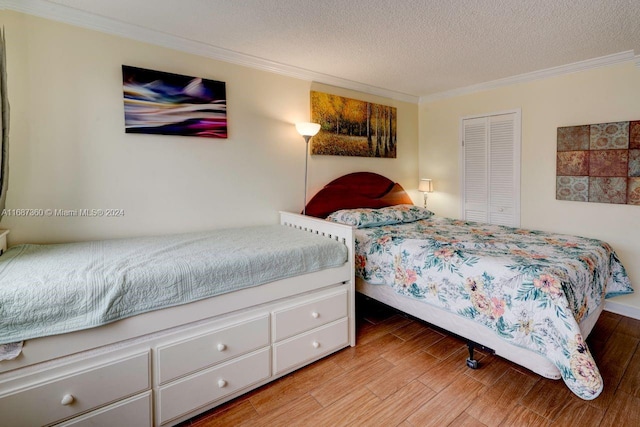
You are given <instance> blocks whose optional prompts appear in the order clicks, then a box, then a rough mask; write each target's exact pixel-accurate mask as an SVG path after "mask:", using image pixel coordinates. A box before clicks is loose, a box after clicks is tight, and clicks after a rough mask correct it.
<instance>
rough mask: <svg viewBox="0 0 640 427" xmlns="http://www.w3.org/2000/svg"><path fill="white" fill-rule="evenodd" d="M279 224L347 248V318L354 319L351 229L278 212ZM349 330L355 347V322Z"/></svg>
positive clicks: (321, 220)
mask: <svg viewBox="0 0 640 427" xmlns="http://www.w3.org/2000/svg"><path fill="white" fill-rule="evenodd" d="M280 224H281V225H284V226H287V227H292V228H296V229H298V230H302V231H306V232H309V233H312V234H317V235H319V236H322V237H326V238H328V239H333V240H336V241H337V242H340V243H343V244H344V245H345V246H346V247H347V251H348V257H347V263H348V265H349V277H350V280H349V283H348V284H349V289H350V291H349V316H350V317H351V319H352V320H353V319H355V312H356V300H355V283H356V280H355V264H354V249H355V248H354V233H353V227H351V226H348V225H344V224H338V223H335V222H330V221H326V220H324V219H319V218H315V217H311V216H306V215H300V214H295V213H291V212H282V211H281V212H280ZM350 323H351V328H350V329H351V330H350V332H349V339H350V341H351V345H352V346H353V345H355V342H356V338H355V337H356V331H355V321H354V320H353V321H351V322H350Z"/></svg>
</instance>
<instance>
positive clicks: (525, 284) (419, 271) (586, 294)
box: [356, 217, 633, 400]
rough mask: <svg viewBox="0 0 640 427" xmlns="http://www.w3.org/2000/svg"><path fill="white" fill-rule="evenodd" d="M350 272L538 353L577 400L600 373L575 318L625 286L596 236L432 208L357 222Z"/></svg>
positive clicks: (593, 391) (592, 392) (588, 395)
mask: <svg viewBox="0 0 640 427" xmlns="http://www.w3.org/2000/svg"><path fill="white" fill-rule="evenodd" d="M356 275H358V276H359V277H361V278H363V279H364V280H366V281H368V282H370V283H373V284H385V285H389V286H392V287H393V288H394V289H395V291H396V292H398V293H400V294H402V295H406V296H410V297H413V298H417V299H420V300H422V301H424V302H426V303H429V304H433V305H436V306H438V307H441V308H444V309H446V310H448V311H451V312H454V313H457V314H459V315H461V316H464V317H466V318H469V319H472V320H474V321H475V322H478V323H480V324H482V325H484V326H486V327H488V328H491V329H492V330H493V331H495V333H496V334H498V336H500V337H501V338H502V339H504V340H506V341H508V342H510V343H512V344H515V345H517V346H521V347H525V348H527V349H531V350H533V351H535V352H537V353H539V354H541V355H543V356H545V357H547V358H548V359H549V360H551V361H552V362H553V363H554V364H555V365H556V366H557V367H558V369H559V370H560V374H561V375H562V378H563V379H564V382H565V383H566V384H567V386H568V387H569V388H570V389H571V390H572V391H573V392H574V393H575V394H576V395H578V396H579V397H581V398H583V399H586V400H590V399H594V398H596V397H597V396H598V395H599V394H600V392H601V391H602V387H603V382H602V377H601V375H600V372H599V371H598V368H597V366H596V364H595V361H594V359H593V357H592V355H591V353H590V352H589V349H588V347H587V345H586V344H585V342H584V339H583V337H582V335H581V333H580V328H579V326H578V324H579V322H580V321H581V320H582V319H585V318H586V317H588V316H589V315H590V314H591V313H592V312H594V311H595V310H596V308H597V307H598V306H599V305H600V303H601V301H602V299H603V298H608V297H611V296H615V295H621V294H628V293H632V292H633V289H632V288H631V284H630V282H629V278H628V276H627V274H626V272H625V269H624V267H623V266H622V264H621V263H620V261H619V260H618V257H617V256H616V254H615V252H614V251H613V249H612V248H611V247H610V246H609V245H608V244H607V243H604V242H602V241H599V240H595V239H588V238H583V237H575V236H568V235H559V234H551V233H546V232H540V231H531V230H524V229H516V228H510V227H503V226H498V225H488V224H480V223H474V222H467V221H460V220H453V219H448V218H439V217H433V218H430V219H424V220H421V221H416V222H412V223H405V224H399V225H387V226H381V227H372V228H362V229H358V230H356Z"/></svg>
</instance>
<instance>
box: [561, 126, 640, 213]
mask: <svg viewBox="0 0 640 427" xmlns="http://www.w3.org/2000/svg"><path fill="white" fill-rule="evenodd" d="M556 199H558V200H573V201H580V202H598V203H618V204H629V205H640V121H633V122H615V123H598V124H593V125H582V126H568V127H561V128H558V152H557V157H556Z"/></svg>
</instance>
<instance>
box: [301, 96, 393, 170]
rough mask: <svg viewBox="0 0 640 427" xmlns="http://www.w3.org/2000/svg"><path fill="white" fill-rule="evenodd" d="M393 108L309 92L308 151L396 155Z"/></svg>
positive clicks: (361, 155) (372, 155)
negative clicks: (311, 129) (311, 131)
mask: <svg viewBox="0 0 640 427" xmlns="http://www.w3.org/2000/svg"><path fill="white" fill-rule="evenodd" d="M396 110H397V109H396V108H395V107H389V106H386V105H380V104H374V103H371V102H365V101H358V100H356V99H351V98H345V97H342V96H337V95H330V94H328V93H323V92H315V91H311V121H312V122H314V123H320V132H318V134H317V135H316V136H314V137H313V139H312V140H311V154H320V155H330V156H360V157H383V158H396V151H397V145H398V140H397V137H396V128H397V125H396V121H397V111H396Z"/></svg>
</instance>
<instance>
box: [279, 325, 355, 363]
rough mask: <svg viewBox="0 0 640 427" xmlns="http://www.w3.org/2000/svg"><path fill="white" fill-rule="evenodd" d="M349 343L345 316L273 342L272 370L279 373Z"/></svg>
mask: <svg viewBox="0 0 640 427" xmlns="http://www.w3.org/2000/svg"><path fill="white" fill-rule="evenodd" d="M348 343H349V322H348V320H347V318H344V319H342V320H339V321H337V322H334V323H331V324H329V325H326V326H322V327H320V328H318V329H314V330H313V331H310V332H307V333H305V334H302V335H300V336H297V337H295V338H291V339H289V340H286V341H283V342H281V343H277V344H274V346H273V347H274V353H273V354H274V361H273V365H274V370H275V374H280V373H282V372H284V371H287V370H289V369H291V368H294V367H296V366H299V365H303V364H306V363H307V362H310V361H312V360H314V359H317V358H319V357H322V356H324V355H327V354H329V353H331V352H333V351H335V350H337V349H339V348H342V347H346V346H347V345H348Z"/></svg>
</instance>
